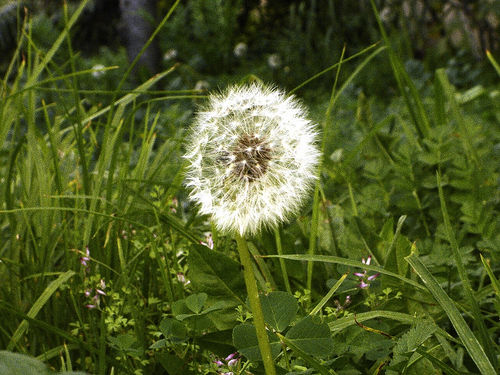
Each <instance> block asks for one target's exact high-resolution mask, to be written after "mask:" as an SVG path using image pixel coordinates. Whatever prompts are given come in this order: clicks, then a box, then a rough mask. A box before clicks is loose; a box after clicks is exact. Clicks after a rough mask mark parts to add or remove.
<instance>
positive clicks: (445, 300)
mask: <svg viewBox="0 0 500 375" xmlns="http://www.w3.org/2000/svg"><path fill="white" fill-rule="evenodd" d="M405 259H406V260H407V262H408V263H410V265H411V266H412V268H413V269H414V270H415V272H416V273H417V274H418V275H419V276H420V278H421V279H422V280H423V281H424V283H425V285H426V286H427V288H428V289H429V291H430V292H431V293H432V295H433V296H434V298H435V299H436V301H437V302H438V303H439V305H440V306H441V307H442V309H443V310H444V311H445V312H446V315H448V318H449V319H450V321H451V324H453V327H454V328H455V330H456V331H457V333H458V336H459V337H460V339H461V340H462V343H463V345H464V346H465V348H466V349H467V352H468V353H469V355H470V356H471V358H472V359H473V360H474V362H475V363H476V365H477V367H478V369H479V371H481V374H486V375H494V374H495V373H496V372H495V369H494V368H493V366H492V364H491V362H490V361H489V360H488V357H487V356H486V353H485V352H484V349H483V347H482V346H481V345H480V344H479V341H478V340H477V338H476V336H474V334H473V333H472V331H471V329H470V328H469V326H468V325H467V323H466V322H465V320H464V318H463V317H462V314H461V313H460V311H458V309H457V307H456V306H455V302H454V301H453V300H452V299H451V298H450V297H449V296H448V295H447V294H446V292H445V291H444V290H443V289H442V288H441V286H439V283H438V282H437V280H436V279H435V278H434V276H432V274H431V273H430V272H429V270H428V269H427V268H426V267H425V266H424V264H423V263H422V261H421V260H420V259H419V258H418V257H417V256H416V255H415V254H414V253H412V254H410V255H409V256H407V257H406V258H405Z"/></svg>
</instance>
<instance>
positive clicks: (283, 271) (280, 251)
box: [274, 228, 293, 294]
mask: <svg viewBox="0 0 500 375" xmlns="http://www.w3.org/2000/svg"><path fill="white" fill-rule="evenodd" d="M274 237H275V239H276V249H277V250H278V254H279V255H283V249H282V247H281V236H280V230H279V229H278V228H275V229H274ZM280 267H281V274H282V275H283V281H284V283H285V288H286V291H287V292H288V293H290V294H293V293H292V288H290V281H289V280H288V272H287V271H286V264H285V260H284V259H283V258H280Z"/></svg>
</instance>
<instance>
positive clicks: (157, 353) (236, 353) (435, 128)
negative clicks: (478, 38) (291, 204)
mask: <svg viewBox="0 0 500 375" xmlns="http://www.w3.org/2000/svg"><path fill="white" fill-rule="evenodd" d="M87 2H88V1H83V2H82V3H81V5H80V6H79V7H78V8H77V9H76V10H75V11H74V12H73V13H72V14H68V13H67V12H66V13H65V14H66V17H65V22H66V27H65V29H64V31H63V32H62V33H61V34H60V35H59V36H58V38H57V39H56V41H55V43H54V44H52V46H50V47H49V48H47V49H45V48H39V46H38V45H37V44H36V43H35V42H34V40H35V38H34V36H33V33H32V23H31V22H30V21H29V20H26V21H25V27H24V29H23V30H25V31H24V32H23V33H22V34H20V37H19V41H18V48H17V50H16V53H15V54H14V57H13V59H12V61H11V63H10V65H9V67H8V69H7V71H6V73H5V75H4V76H3V78H2V80H1V81H0V98H1V100H0V181H1V184H0V196H1V199H0V285H1V287H0V311H1V313H0V314H1V315H0V316H1V317H2V319H1V321H0V348H1V349H2V351H0V373H8V374H28V373H30V374H47V373H48V371H49V370H48V369H49V368H50V370H51V371H60V372H66V373H75V372H74V371H76V370H78V371H82V372H84V373H88V374H171V375H180V374H198V373H202V374H222V373H226V374H228V373H232V374H250V373H252V374H262V373H263V366H262V362H260V353H259V350H258V347H257V338H256V334H255V329H254V328H253V324H252V322H253V320H252V313H251V311H250V308H249V307H248V302H247V296H246V290H245V287H244V281H243V275H242V272H241V269H240V267H241V265H240V263H239V261H238V257H237V255H236V254H237V253H236V244H235V242H234V241H233V240H232V238H231V237H227V236H224V235H222V234H221V233H218V232H217V230H216V229H215V228H214V227H213V226H212V224H211V223H210V221H209V218H207V217H204V216H200V215H199V214H197V212H196V209H195V207H194V206H193V205H192V204H191V203H190V202H189V201H188V200H187V193H186V191H185V188H184V187H183V185H182V183H183V180H184V176H185V173H184V168H185V165H184V160H183V158H182V155H183V153H184V149H185V145H184V139H185V134H186V129H187V128H188V126H189V124H190V121H191V119H192V113H193V110H194V108H195V106H196V104H197V103H199V102H202V101H204V100H205V98H204V96H203V95H201V94H199V92H198V91H196V92H193V91H191V92H190V91H188V92H186V91H167V90H165V88H168V87H170V86H169V85H170V83H169V80H170V79H171V77H172V74H173V72H174V70H176V69H178V66H177V65H173V66H171V67H170V68H168V69H167V70H165V71H164V72H162V73H160V74H158V75H155V76H154V77H152V78H151V79H149V80H148V81H146V82H144V83H142V84H140V85H138V86H137V87H135V88H132V89H131V88H128V87H126V86H125V81H126V78H127V76H128V75H129V74H130V71H131V69H132V66H131V67H130V68H124V67H123V66H122V67H121V68H120V69H122V70H121V72H122V73H121V74H120V75H118V76H115V78H114V79H110V80H108V81H106V82H107V83H106V87H101V88H100V89H95V88H93V86H92V84H89V82H91V81H90V80H96V79H101V78H103V79H107V78H106V77H109V76H106V75H108V74H113V69H114V65H116V64H109V65H107V66H105V67H103V68H95V66H94V65H95V64H94V63H93V62H92V61H90V62H87V65H85V64H84V67H83V68H82V69H83V70H82V69H80V68H78V64H77V62H78V59H79V58H78V56H77V55H76V54H75V52H74V51H73V49H72V45H71V40H70V37H69V32H70V30H71V27H72V25H74V23H75V21H76V19H77V18H78V16H79V14H80V13H81V11H82V9H83V8H84V7H85V5H86V3H87ZM178 3H179V1H177V2H175V4H174V5H173V7H172V9H171V12H173V11H175V7H176V6H177V4H178ZM171 12H169V14H168V15H167V16H166V17H165V18H164V19H163V21H162V23H161V24H160V26H159V28H158V30H159V29H160V28H161V26H162V25H164V24H165V22H168V17H169V15H170V14H171ZM375 15H376V19H377V21H379V19H378V15H377V12H376V10H375ZM379 26H380V32H381V35H382V43H380V44H379V45H374V46H371V47H368V48H366V49H365V50H363V51H361V52H360V53H359V54H357V55H355V56H354V57H353V56H344V54H343V53H342V54H341V58H340V60H339V61H338V62H336V63H335V64H333V65H332V66H330V67H329V68H327V69H326V70H325V71H322V72H320V73H318V74H316V75H314V76H311V78H310V79H308V80H307V81H305V82H304V84H302V85H300V86H298V87H296V88H295V89H293V90H292V93H294V94H295V95H296V96H298V97H302V98H310V97H311V96H312V93H308V92H307V84H308V83H309V82H311V81H314V80H316V79H323V80H325V79H331V81H332V84H331V86H332V87H333V89H332V91H331V95H330V96H329V97H328V96H322V95H314V96H315V100H314V101H308V102H307V101H306V104H309V105H310V108H311V112H312V116H313V117H314V118H315V119H316V120H317V122H318V123H319V124H320V126H321V129H322V131H321V134H322V135H321V137H322V141H321V147H322V150H323V162H322V165H321V168H320V170H319V178H318V180H317V183H316V187H315V190H314V194H313V195H312V198H311V200H310V201H309V202H308V203H307V204H306V205H305V206H304V207H303V209H302V211H301V212H300V215H299V217H298V218H297V219H296V220H293V221H292V222H291V223H289V224H286V225H284V226H281V227H279V228H277V229H275V230H267V231H265V232H263V233H261V234H260V235H258V236H254V237H252V238H251V239H250V241H249V243H248V248H249V251H250V254H251V255H252V256H253V261H254V269H253V271H254V275H255V278H256V280H257V282H258V285H259V288H260V290H261V297H260V299H261V304H262V309H263V312H264V318H265V322H266V325H267V327H268V331H269V340H270V342H271V350H272V354H273V356H274V357H275V362H276V367H277V369H278V373H280V374H285V373H288V374H313V373H320V374H382V373H385V374H417V373H418V374H453V375H455V374H466V373H467V374H469V373H471V374H475V373H481V374H488V375H489V374H496V373H498V371H499V369H500V366H499V364H498V353H499V350H498V339H499V329H500V326H499V322H498V314H499V312H500V283H499V281H498V272H499V264H500V255H499V249H500V222H499V219H498V214H499V208H500V204H499V203H500V202H499V200H500V195H499V191H500V190H499V188H498V183H499V178H500V177H499V173H500V148H499V145H500V127H499V125H498V124H499V123H500V107H499V106H498V102H499V96H500V93H499V91H498V90H499V88H498V85H496V86H495V85H491V86H489V87H484V86H480V85H477V86H473V87H470V88H468V89H467V90H461V91H459V90H457V89H456V88H455V87H454V86H453V85H452V84H451V83H450V80H449V78H448V76H447V74H446V72H445V70H443V69H439V70H437V71H435V72H434V74H433V75H432V76H430V77H427V78H426V79H425V80H426V81H425V82H424V83H422V84H421V85H420V83H421V82H419V80H418V77H415V76H413V78H414V79H412V78H410V75H409V74H408V73H407V70H405V68H404V66H403V64H402V62H401V60H400V59H399V57H398V55H397V54H396V52H395V50H394V49H393V48H392V46H391V43H390V41H389V39H388V38H387V36H386V33H385V30H384V29H383V27H382V25H381V23H380V22H379ZM158 30H157V31H158ZM221 43H222V42H221ZM61 51H63V52H61ZM58 53H61V54H63V55H64V56H67V60H66V61H65V62H64V63H63V64H61V63H59V62H58V63H56V62H55V60H54V56H55V55H56V54H58ZM221 58H223V57H221ZM375 58H376V59H378V60H374V59H375ZM488 58H489V59H490V61H491V63H492V66H493V68H491V67H490V68H491V69H492V70H493V69H494V68H496V70H497V72H498V73H499V74H500V68H499V67H498V64H497V63H496V61H495V60H494V58H493V56H491V55H488ZM380 60H382V61H384V63H385V64H388V66H390V68H391V74H392V77H390V79H391V80H392V79H393V80H394V81H395V82H396V83H397V90H399V95H398V96H395V97H394V99H392V100H390V103H389V104H388V105H386V103H387V100H385V101H381V100H379V98H377V97H373V96H368V97H367V96H366V95H365V94H364V93H363V92H362V90H360V89H359V87H360V84H359V82H358V81H357V80H358V79H359V74H360V72H362V71H364V72H365V73H364V74H367V73H366V72H367V71H369V69H370V64H373V61H380ZM344 64H346V65H349V66H350V67H351V68H352V73H351V74H349V75H348V76H343V75H342V74H341V72H342V69H343V66H344ZM92 67H94V68H92ZM291 69H292V70H293V67H292V68H291ZM96 73H99V74H98V75H97V78H96ZM101 73H102V75H101ZM332 75H333V77H332ZM415 78H416V80H415ZM251 79H255V77H254V78H249V80H251ZM388 79H389V77H388ZM96 82H99V81H96ZM113 82H114V83H115V84H114V85H113ZM99 85H100V83H96V86H97V87H98V86H99ZM314 94H316V93H314ZM378 95H379V96H380V97H384V96H385V95H386V92H379V93H378ZM102 98H104V99H102ZM384 99H386V98H384ZM381 103H383V104H381Z"/></svg>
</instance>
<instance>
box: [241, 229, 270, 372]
mask: <svg viewBox="0 0 500 375" xmlns="http://www.w3.org/2000/svg"><path fill="white" fill-rule="evenodd" d="M235 238H236V243H237V244H238V253H239V255H240V261H241V264H242V266H243V276H244V278H245V284H246V286H247V293H248V300H249V301H250V308H251V309H252V314H253V321H254V324H255V331H256V332H257V342H258V343H259V350H260V355H261V356H262V361H263V362H264V369H265V370H266V375H276V369H275V368H274V361H273V356H272V354H271V345H269V339H268V337H267V332H266V326H265V323H264V314H263V313H262V307H261V305H260V299H259V290H258V289H257V282H256V281H255V276H254V274H253V267H252V260H251V259H250V253H249V252H248V245H247V242H246V240H245V239H244V238H243V237H241V235H240V234H239V233H237V234H236V236H235Z"/></svg>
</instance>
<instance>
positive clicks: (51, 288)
mask: <svg viewBox="0 0 500 375" xmlns="http://www.w3.org/2000/svg"><path fill="white" fill-rule="evenodd" d="M74 274H75V272H74V271H66V272H64V273H62V274H61V275H59V277H58V278H57V279H55V280H54V281H52V282H51V283H50V284H49V285H48V286H47V288H45V290H44V291H43V292H42V294H41V295H40V297H38V298H37V300H36V301H35V303H34V304H33V306H31V309H30V310H29V311H28V313H27V314H26V315H27V316H28V317H30V318H34V317H36V315H37V314H38V312H39V311H40V310H41V309H42V307H43V306H44V305H45V304H46V303H47V301H48V300H49V299H50V297H51V296H52V294H54V292H55V291H56V290H57V289H59V287H61V285H63V284H64V283H65V282H66V281H68V280H69V279H70V278H71V277H72V276H73V275H74ZM28 325H29V323H28V321H27V320H23V321H22V322H21V323H20V324H19V326H18V327H17V329H16V331H15V332H14V334H13V335H12V337H11V339H10V342H9V345H8V346H7V350H12V349H13V348H14V346H16V343H17V342H18V341H19V339H20V338H21V337H22V336H23V334H24V332H26V330H27V329H28Z"/></svg>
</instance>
